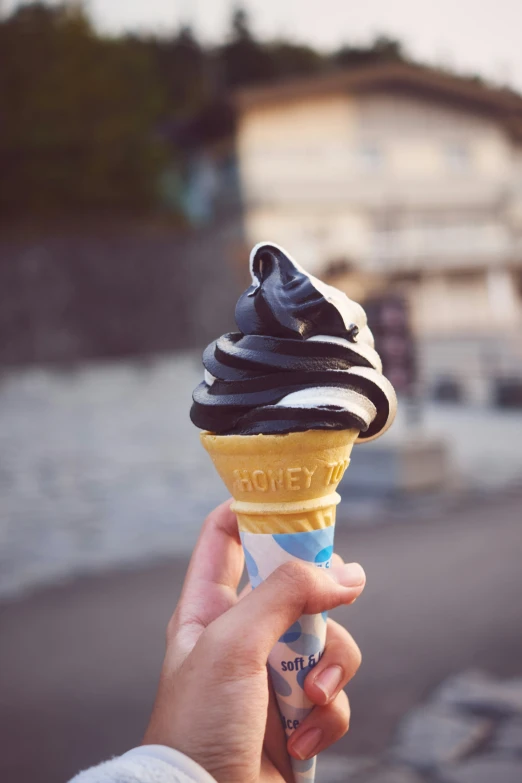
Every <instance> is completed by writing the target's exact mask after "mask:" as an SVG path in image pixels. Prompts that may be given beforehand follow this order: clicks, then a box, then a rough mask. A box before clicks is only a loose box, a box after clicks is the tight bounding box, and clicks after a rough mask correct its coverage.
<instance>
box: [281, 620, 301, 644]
mask: <svg viewBox="0 0 522 783" xmlns="http://www.w3.org/2000/svg"><path fill="white" fill-rule="evenodd" d="M301 633H302V629H301V623H299V622H297V623H294V624H293V625H291V626H290V628H289V629H288V631H285V633H284V634H283V635H282V636H281V638H280V639H279V641H280V642H283V643H284V644H291V643H292V642H295V641H296V639H299V637H300V636H301Z"/></svg>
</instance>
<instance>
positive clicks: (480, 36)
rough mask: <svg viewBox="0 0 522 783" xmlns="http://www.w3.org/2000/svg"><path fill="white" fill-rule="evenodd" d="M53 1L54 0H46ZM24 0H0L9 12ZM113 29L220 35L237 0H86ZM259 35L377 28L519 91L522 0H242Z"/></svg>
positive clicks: (357, 33)
mask: <svg viewBox="0 0 522 783" xmlns="http://www.w3.org/2000/svg"><path fill="white" fill-rule="evenodd" d="M49 1H50V2H56V0H49ZM21 4H22V3H21V1H20V0H0V5H1V6H3V9H4V12H5V11H9V10H11V9H12V8H13V7H15V6H17V5H21ZM84 5H85V6H86V7H87V8H88V10H89V11H90V14H91V17H92V19H93V20H94V22H95V24H96V25H97V27H98V28H99V29H100V30H102V31H104V32H108V33H119V32H122V31H131V30H132V31H140V30H141V31H153V32H165V31H171V30H175V29H176V27H178V26H179V24H181V23H189V24H191V25H192V26H193V28H194V29H195V30H196V32H197V33H198V34H199V35H200V37H201V38H202V40H204V41H206V42H209V43H216V42H218V41H219V40H221V39H222V38H223V37H224V36H225V34H226V31H227V29H228V23H229V20H230V16H231V13H232V9H233V8H234V7H235V6H236V5H237V3H236V2H235V0H85V2H84ZM241 5H242V6H243V7H244V8H246V9H247V10H248V12H249V14H250V18H251V23H252V28H253V30H254V32H255V33H256V34H257V35H258V36H259V37H261V38H274V37H278V36H280V37H285V38H290V39H293V40H296V41H299V42H306V43H310V44H313V45H315V46H317V47H319V48H321V49H331V48H334V47H337V46H340V45H341V44H344V43H347V42H348V43H353V44H360V43H367V42H368V41H370V40H371V39H372V38H373V37H374V36H375V35H377V34H381V33H382V34H386V35H390V36H392V37H397V38H399V39H400V40H402V41H403V43H404V44H405V46H406V49H407V51H408V52H409V53H410V54H411V55H412V56H414V57H415V59H418V60H422V61H424V62H427V63H432V64H436V65H444V66H449V67H452V68H454V69H455V70H457V71H459V72H462V73H480V74H481V75H483V76H484V77H486V78H489V79H490V80H492V81H495V82H499V83H502V84H508V85H509V86H511V87H515V88H516V89H519V90H520V91H521V92H522V0H436V2H435V0H363V2H360V0H359V2H354V0H352V2H350V0H243V2H242V3H241Z"/></svg>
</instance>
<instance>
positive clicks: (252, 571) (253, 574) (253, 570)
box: [243, 544, 259, 579]
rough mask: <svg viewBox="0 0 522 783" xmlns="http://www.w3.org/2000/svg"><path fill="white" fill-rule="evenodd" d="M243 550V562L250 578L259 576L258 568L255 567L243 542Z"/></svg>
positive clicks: (255, 564) (254, 562)
mask: <svg viewBox="0 0 522 783" xmlns="http://www.w3.org/2000/svg"><path fill="white" fill-rule="evenodd" d="M243 552H244V554H245V563H246V567H247V571H248V575H249V577H250V579H252V578H253V577H254V578H255V577H256V576H259V569H258V567H257V563H256V561H255V560H254V558H253V557H252V555H251V554H250V552H249V551H248V549H247V548H246V546H245V545H244V544H243Z"/></svg>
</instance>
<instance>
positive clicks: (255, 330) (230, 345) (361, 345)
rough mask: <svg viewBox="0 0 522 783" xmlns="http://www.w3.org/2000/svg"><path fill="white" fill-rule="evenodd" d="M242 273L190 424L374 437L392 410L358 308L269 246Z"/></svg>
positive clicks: (226, 431) (231, 430)
mask: <svg viewBox="0 0 522 783" xmlns="http://www.w3.org/2000/svg"><path fill="white" fill-rule="evenodd" d="M250 271H251V275H252V285H251V286H250V287H249V288H248V289H247V290H246V291H245V292H244V293H243V294H242V295H241V297H240V298H239V301H238V303H237V306H236V323H237V326H238V329H239V331H238V332H232V333H230V334H225V335H223V336H222V337H220V338H219V339H218V340H216V341H215V342H213V343H211V344H210V345H209V346H208V347H207V348H206V350H205V352H204V354H203V364H204V367H205V374H204V381H203V382H202V383H201V384H200V385H199V386H198V387H197V388H196V390H195V391H194V395H193V399H194V403H193V406H192V410H191V418H192V421H193V422H194V424H196V426H198V427H200V428H201V429H204V430H208V431H210V432H212V433H215V434H218V435H255V434H265V435H268V434H270V435H276V434H285V433H290V432H302V431H306V430H344V429H357V430H359V436H358V441H369V440H373V439H375V438H377V437H379V436H380V435H382V433H383V432H385V430H387V429H388V427H389V426H390V425H391V423H392V422H393V419H394V417H395V412H396V407H397V402H396V397H395V392H394V390H393V387H392V385H391V384H390V382H389V381H388V380H387V379H386V378H385V377H384V376H383V374H382V364H381V360H380V358H379V355H378V353H377V352H376V350H375V348H374V340H373V335H372V333H371V331H370V329H369V327H368V325H367V320H366V313H365V312H364V310H363V308H362V307H361V306H360V305H359V304H357V303H356V302H353V301H351V300H350V299H349V298H348V297H347V296H346V294H344V293H342V292H341V291H339V290H338V289H336V288H334V287H332V286H329V285H326V284H325V283H323V282H321V281H320V280H318V279H317V278H316V277H313V276H312V275H310V274H309V273H308V272H306V271H305V270H304V269H303V268H302V267H301V266H300V265H299V264H298V263H297V262H296V261H294V259H293V258H292V257H291V256H289V255H288V254H287V253H286V252H285V251H284V250H283V249H282V248H281V247H279V246H277V245H274V244H271V243H261V244H259V245H256V247H255V248H254V249H253V251H252V253H251V256H250Z"/></svg>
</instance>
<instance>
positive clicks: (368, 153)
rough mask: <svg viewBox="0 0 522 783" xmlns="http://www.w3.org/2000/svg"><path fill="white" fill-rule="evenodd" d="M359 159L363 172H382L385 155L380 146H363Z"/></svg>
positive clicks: (360, 148)
mask: <svg viewBox="0 0 522 783" xmlns="http://www.w3.org/2000/svg"><path fill="white" fill-rule="evenodd" d="M358 159H359V164H360V166H361V168H362V169H363V171H380V170H381V169H382V168H383V166H384V153H383V150H382V148H381V147H379V145H378V144H362V145H361V146H360V147H359V150H358Z"/></svg>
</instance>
